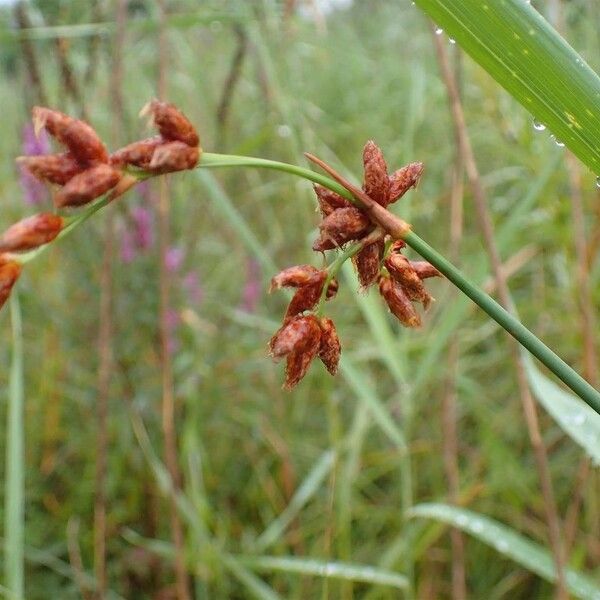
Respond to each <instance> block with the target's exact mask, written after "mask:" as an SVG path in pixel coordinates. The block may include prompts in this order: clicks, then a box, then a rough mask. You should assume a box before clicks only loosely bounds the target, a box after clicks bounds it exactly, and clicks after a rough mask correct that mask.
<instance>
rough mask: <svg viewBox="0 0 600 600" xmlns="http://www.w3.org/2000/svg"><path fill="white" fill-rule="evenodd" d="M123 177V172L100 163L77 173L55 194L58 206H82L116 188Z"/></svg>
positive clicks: (55, 202)
mask: <svg viewBox="0 0 600 600" xmlns="http://www.w3.org/2000/svg"><path fill="white" fill-rule="evenodd" d="M120 179H121V172H120V171H117V170H116V169H114V168H113V167H111V166H110V165H98V166H96V167H92V168H91V169H86V170H85V171H83V173H80V174H79V175H75V177H73V178H72V179H71V180H69V182H68V183H67V184H66V185H65V186H64V187H63V188H62V189H61V190H59V191H58V193H57V194H56V195H55V196H54V204H55V206H56V207H57V208H64V207H66V206H82V205H84V204H87V203H88V202H91V201H92V200H94V199H95V198H98V197H99V196H102V194H105V193H106V192H108V191H109V190H111V189H112V188H114V187H115V186H116V185H117V183H119V180H120Z"/></svg>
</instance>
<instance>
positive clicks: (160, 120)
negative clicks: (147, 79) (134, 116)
mask: <svg viewBox="0 0 600 600" xmlns="http://www.w3.org/2000/svg"><path fill="white" fill-rule="evenodd" d="M141 114H142V115H150V117H151V119H152V122H153V124H154V125H156V127H157V128H158V130H159V132H160V134H161V135H162V137H163V138H165V139H166V140H174V141H180V142H183V143H184V144H187V145H188V146H192V147H195V146H198V145H199V144H200V138H199V137H198V134H197V133H196V130H195V129H194V126H193V125H192V124H191V122H190V121H189V120H188V118H187V117H186V116H185V115H184V114H183V113H182V112H181V111H180V110H179V109H178V108H177V107H176V106H175V105H173V104H170V103H169V102H161V101H160V100H151V101H150V102H148V104H146V106H144V108H142V111H141Z"/></svg>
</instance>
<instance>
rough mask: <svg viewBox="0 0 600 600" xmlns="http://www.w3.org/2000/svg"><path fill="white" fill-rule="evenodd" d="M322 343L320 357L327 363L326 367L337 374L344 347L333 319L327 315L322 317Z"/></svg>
mask: <svg viewBox="0 0 600 600" xmlns="http://www.w3.org/2000/svg"><path fill="white" fill-rule="evenodd" d="M320 325H321V345H320V346H319V358H320V359H321V361H322V362H323V364H324V365H325V368H326V369H327V370H328V371H329V372H330V373H331V374H332V375H335V374H336V373H337V370H338V365H339V362H340V354H341V352H342V347H341V344H340V338H339V337H338V334H337V331H336V329H335V325H334V324H333V321H332V320H331V319H328V318H326V317H324V318H322V319H321V322H320Z"/></svg>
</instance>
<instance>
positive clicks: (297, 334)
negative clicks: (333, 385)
mask: <svg viewBox="0 0 600 600" xmlns="http://www.w3.org/2000/svg"><path fill="white" fill-rule="evenodd" d="M313 319H314V317H311V316H308V317H300V316H297V317H294V318H293V319H290V320H289V321H288V322H287V323H284V324H283V325H282V326H281V327H280V328H279V329H278V330H277V332H276V333H275V335H274V336H273V337H272V338H271V340H270V341H269V354H270V355H271V356H272V357H273V358H274V359H275V360H278V359H281V358H283V357H284V356H287V355H288V354H289V353H290V352H291V351H292V350H294V349H295V348H296V347H297V346H299V345H301V343H302V340H303V339H304V338H305V336H306V335H307V334H308V333H309V331H310V329H311V327H312V325H311V323H312V320H313Z"/></svg>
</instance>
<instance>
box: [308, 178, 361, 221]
mask: <svg viewBox="0 0 600 600" xmlns="http://www.w3.org/2000/svg"><path fill="white" fill-rule="evenodd" d="M314 190H315V194H317V200H318V201H319V209H320V211H321V214H322V215H323V216H324V217H327V216H329V215H330V214H331V213H332V212H333V211H334V210H336V209H337V208H348V207H349V206H352V203H351V202H350V201H349V200H346V198H343V197H342V196H340V195H339V194H336V193H335V192H332V191H331V190H330V189H328V188H326V187H323V186H321V185H315V186H314Z"/></svg>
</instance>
